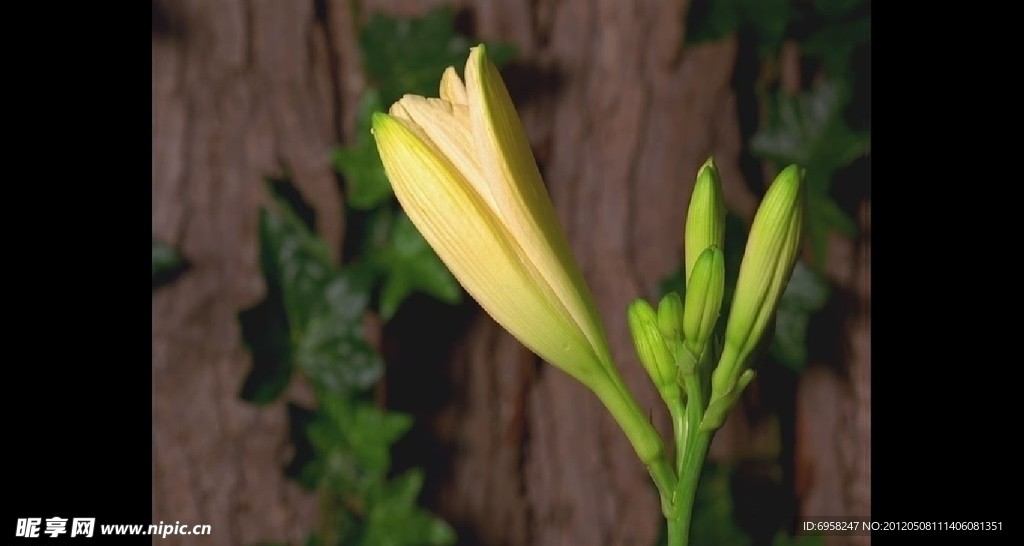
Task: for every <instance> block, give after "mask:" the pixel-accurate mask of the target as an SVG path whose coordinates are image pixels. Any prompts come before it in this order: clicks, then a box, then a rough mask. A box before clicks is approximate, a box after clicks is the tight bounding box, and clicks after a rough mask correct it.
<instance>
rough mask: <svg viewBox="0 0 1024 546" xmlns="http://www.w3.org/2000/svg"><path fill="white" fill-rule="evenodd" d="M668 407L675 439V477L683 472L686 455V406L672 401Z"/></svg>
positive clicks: (680, 401)
mask: <svg viewBox="0 0 1024 546" xmlns="http://www.w3.org/2000/svg"><path fill="white" fill-rule="evenodd" d="M673 402H674V403H673V404H672V405H671V406H669V413H671V414H672V436H673V437H674V438H675V447H676V466H675V469H676V475H678V474H679V473H680V472H682V470H683V460H684V456H685V454H686V450H685V449H684V448H685V446H686V433H687V428H686V406H685V405H683V401H682V400H681V399H676V400H673Z"/></svg>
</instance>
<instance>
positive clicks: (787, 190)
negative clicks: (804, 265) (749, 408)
mask: <svg viewBox="0 0 1024 546" xmlns="http://www.w3.org/2000/svg"><path fill="white" fill-rule="evenodd" d="M804 186H805V184H804V171H803V169H801V168H799V167H797V166H796V165H791V166H789V167H786V168H785V169H783V170H782V172H781V173H779V175H778V176H777V177H776V178H775V181H774V182H773V183H772V185H771V187H770V188H768V192H767V193H766V194H765V196H764V200H763V201H762V202H761V205H760V206H759V207H758V210H757V214H755V215H754V222H753V225H752V226H751V228H750V237H749V238H748V239H747V248H746V250H745V251H744V253H743V262H742V263H741V264H740V273H739V278H738V279H737V281H736V291H735V293H734V295H733V300H732V309H731V310H730V311H729V321H728V323H727V324H726V330H725V346H724V348H723V352H722V358H721V361H720V362H719V365H718V367H717V368H715V371H714V374H713V375H712V400H713V399H714V398H715V397H718V396H724V395H725V394H726V393H728V392H730V391H731V390H733V388H734V387H735V386H736V384H737V381H738V380H739V377H740V374H742V373H743V371H744V367H745V365H746V361H747V359H748V357H749V356H750V354H751V353H752V352H753V351H754V348H755V347H756V346H757V344H758V342H759V341H760V340H761V336H762V335H763V334H764V330H765V327H766V326H767V325H768V322H769V320H770V319H771V317H772V315H773V314H774V313H775V307H776V305H777V304H778V302H779V298H780V297H781V296H782V293H783V291H784V290H785V288H786V283H787V282H788V281H789V276H790V274H791V273H792V272H793V266H795V265H796V260H797V257H798V254H799V250H800V242H801V238H802V233H803V219H804V209H805V203H804V202H805V199H806V198H805V188H804Z"/></svg>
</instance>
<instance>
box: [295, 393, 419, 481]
mask: <svg viewBox="0 0 1024 546" xmlns="http://www.w3.org/2000/svg"><path fill="white" fill-rule="evenodd" d="M319 401H320V404H321V406H320V409H319V410H318V411H317V414H316V417H315V418H314V419H313V421H312V422H311V423H310V424H309V426H308V427H307V429H306V431H307V433H308V434H309V440H310V444H311V445H312V446H313V448H314V450H315V453H316V457H315V458H314V459H313V460H312V461H311V462H310V463H309V464H308V465H307V466H306V467H305V468H304V469H303V470H302V479H301V481H303V482H304V483H307V484H310V483H311V484H323V485H324V486H327V487H329V488H330V489H331V490H333V491H336V492H339V493H341V494H345V495H347V494H355V495H358V496H363V495H367V494H369V493H370V491H371V490H372V488H373V487H374V484H375V483H379V482H380V481H381V480H383V479H384V476H385V475H386V474H387V470H388V467H389V466H390V465H391V455H390V449H391V444H393V443H394V442H395V441H397V440H398V439H399V438H400V437H401V436H402V435H403V434H405V433H406V432H407V431H408V430H409V427H410V426H411V425H412V419H411V418H410V417H409V416H408V415H405V414H402V413H394V412H383V411H381V410H379V409H377V408H376V407H375V406H373V405H372V404H370V403H368V402H363V401H356V400H352V399H348V398H344V397H337V396H322V397H319Z"/></svg>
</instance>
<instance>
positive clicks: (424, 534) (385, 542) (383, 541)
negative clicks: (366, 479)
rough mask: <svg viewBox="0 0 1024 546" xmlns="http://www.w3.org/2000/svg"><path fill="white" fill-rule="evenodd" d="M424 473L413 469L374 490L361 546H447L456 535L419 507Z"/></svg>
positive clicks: (370, 499)
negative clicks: (417, 502)
mask: <svg viewBox="0 0 1024 546" xmlns="http://www.w3.org/2000/svg"><path fill="white" fill-rule="evenodd" d="M422 487H423V472H422V471H421V470H419V469H412V470H409V471H407V472H405V473H404V474H401V475H399V476H397V477H395V478H394V479H393V480H391V481H390V482H389V483H386V484H382V485H381V486H380V487H376V488H374V490H373V491H372V492H371V494H370V495H368V498H367V500H368V504H369V506H370V509H369V513H368V514H367V518H366V528H365V531H364V533H363V536H362V538H361V540H360V541H359V544H360V545H361V546H447V545H450V544H454V543H455V539H456V537H455V532H454V531H453V530H452V528H451V527H449V526H448V524H446V523H445V522H443V521H441V520H439V519H437V518H436V517H434V516H433V515H432V514H430V513H429V512H427V511H426V510H423V509H422V508H420V507H418V506H417V505H416V498H417V497H418V496H419V493H420V489H422Z"/></svg>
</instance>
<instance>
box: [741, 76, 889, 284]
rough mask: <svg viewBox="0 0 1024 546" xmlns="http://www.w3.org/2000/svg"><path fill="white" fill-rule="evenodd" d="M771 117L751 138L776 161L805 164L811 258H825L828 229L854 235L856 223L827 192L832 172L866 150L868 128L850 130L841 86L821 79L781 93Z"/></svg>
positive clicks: (818, 260)
mask: <svg viewBox="0 0 1024 546" xmlns="http://www.w3.org/2000/svg"><path fill="white" fill-rule="evenodd" d="M775 103H776V107H775V109H774V112H773V116H772V118H771V119H770V120H769V122H768V123H767V124H766V125H764V126H763V127H761V128H760V129H759V130H758V132H757V133H756V134H755V135H754V136H753V138H752V139H751V149H752V150H753V151H754V153H755V154H757V155H759V156H761V157H763V158H765V159H769V160H771V161H773V162H775V163H776V164H777V165H778V166H784V165H789V164H793V163H795V164H798V165H802V166H804V167H805V168H806V169H807V189H808V211H807V222H806V226H807V231H808V235H809V237H810V238H811V243H812V249H813V251H814V257H815V261H816V263H817V264H818V265H820V264H821V263H823V262H824V258H825V252H826V250H827V241H828V239H827V236H828V233H829V232H831V231H838V232H840V233H846V234H852V233H855V231H856V224H855V223H854V222H853V220H851V219H850V218H849V217H848V216H847V215H846V214H845V213H844V212H843V211H842V209H840V208H839V207H838V206H837V205H836V204H835V202H834V201H833V200H832V198H831V197H830V195H829V191H830V190H831V182H832V175H833V174H834V173H835V172H836V171H837V170H838V169H840V168H842V167H844V166H846V165H848V164H849V163H850V162H852V161H853V160H854V159H856V158H858V157H860V156H861V155H864V154H866V153H868V151H869V149H870V144H871V137H870V133H868V132H866V131H865V132H854V131H852V130H851V129H850V128H849V126H848V125H847V124H846V121H845V120H844V119H843V116H842V112H843V108H844V107H845V104H846V92H845V88H844V87H843V86H841V85H839V84H837V83H835V82H831V81H823V82H821V83H819V84H818V85H817V86H816V87H815V88H814V89H812V90H811V91H808V92H806V93H803V94H800V95H797V96H789V95H785V94H781V93H780V94H779V95H777V97H776V101H775Z"/></svg>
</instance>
